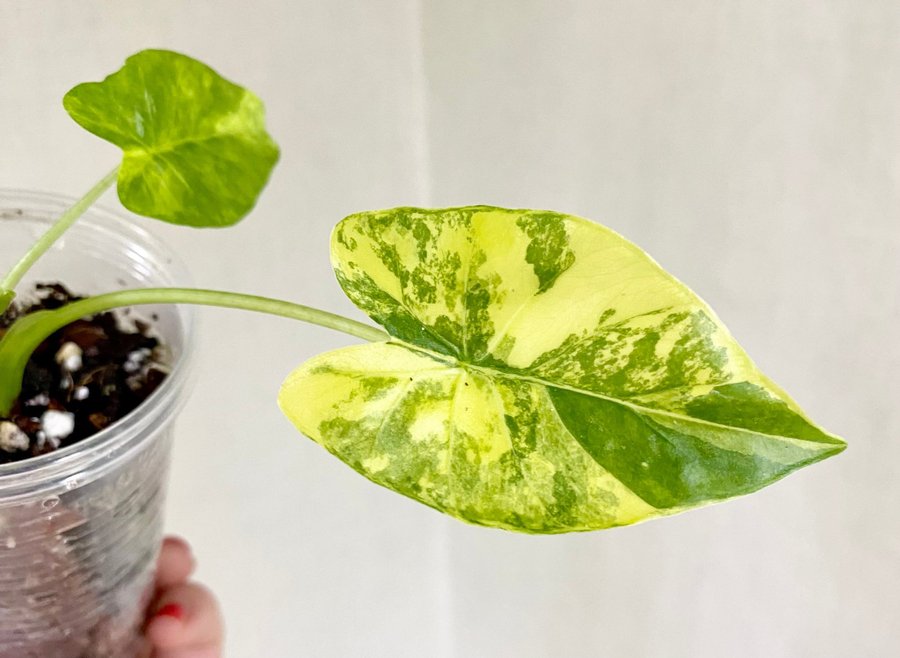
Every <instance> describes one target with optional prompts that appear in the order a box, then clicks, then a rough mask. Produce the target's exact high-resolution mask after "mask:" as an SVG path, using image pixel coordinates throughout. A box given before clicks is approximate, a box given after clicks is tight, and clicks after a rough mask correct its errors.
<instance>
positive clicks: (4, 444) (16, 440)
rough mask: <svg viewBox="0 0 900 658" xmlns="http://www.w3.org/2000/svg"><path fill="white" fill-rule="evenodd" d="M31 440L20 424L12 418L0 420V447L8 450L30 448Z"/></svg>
mask: <svg viewBox="0 0 900 658" xmlns="http://www.w3.org/2000/svg"><path fill="white" fill-rule="evenodd" d="M29 445H31V442H30V441H29V439H28V435H27V434H25V432H23V431H22V430H21V429H19V426H18V425H16V424H15V423H14V422H12V421H10V420H4V421H2V422H0V449H2V450H5V451H6V452H15V451H16V450H28V446H29Z"/></svg>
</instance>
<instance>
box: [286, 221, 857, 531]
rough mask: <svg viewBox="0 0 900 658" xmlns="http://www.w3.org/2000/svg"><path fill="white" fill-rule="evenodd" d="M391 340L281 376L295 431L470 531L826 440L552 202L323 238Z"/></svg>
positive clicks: (790, 465)
mask: <svg viewBox="0 0 900 658" xmlns="http://www.w3.org/2000/svg"><path fill="white" fill-rule="evenodd" d="M332 257H333V263H334V267H335V270H336V272H337V276H338V279H339V281H340V283H341V285H342V286H343V288H344V290H345V292H346V293H347V295H348V296H349V297H350V298H351V299H352V300H353V301H354V302H355V303H356V304H357V305H358V306H359V307H360V308H362V309H363V310H364V311H366V312H367V313H368V314H369V315H370V316H371V317H372V318H374V319H375V320H376V321H377V322H378V323H379V324H381V325H382V326H384V327H385V328H386V329H387V330H388V331H389V332H390V333H391V335H392V336H394V337H395V338H394V339H393V340H391V341H390V342H388V343H377V344H370V345H362V346H357V347H351V348H346V349H342V350H338V351H335V352H331V353H327V354H324V355H320V356H318V357H316V358H314V359H312V360H311V361H309V362H307V363H306V364H304V365H303V366H301V367H300V368H299V369H298V370H297V371H295V372H294V373H293V374H292V375H291V376H290V377H289V378H288V380H287V381H286V382H285V384H284V386H283V388H282V391H281V396H280V404H281V406H282V409H283V410H284V411H285V413H286V414H287V416H288V417H289V418H290V419H291V420H292V421H293V422H294V423H295V424H296V425H297V427H298V428H299V429H300V430H301V431H302V432H304V433H305V434H307V435H308V436H310V437H312V438H313V439H314V440H315V441H317V442H319V443H320V444H322V445H323V446H324V447H325V448H327V449H328V450H329V451H331V452H332V453H334V454H335V455H337V456H338V457H340V458H341V459H342V460H344V461H345V462H347V463H348V464H349V465H350V466H352V467H353V468H355V469H356V470H358V471H359V472H360V473H362V474H363V475H365V476H366V477H368V478H369V479H371V480H373V481H375V482H377V483H378V484H382V485H384V486H386V487H389V488H391V489H393V490H395V491H398V492H400V493H402V494H405V495H407V496H410V497H411V498H414V499H416V500H419V501H421V502H423V503H425V504H427V505H431V506H432V507H435V508H437V509H439V510H441V511H444V512H447V513H449V514H452V515H454V516H457V517H459V518H461V519H464V520H466V521H470V522H472V523H477V524H482V525H488V526H496V527H502V528H508V529H512V530H524V531H528V532H566V531H572V530H591V529H597V528H606V527H610V526H616V525H622V524H628V523H634V522H636V521H640V520H642V519H646V518H651V517H654V516H660V515H665V514H671V513H674V512H678V511H682V510H685V509H688V508H691V507H697V506H701V505H704V504H708V503H710V502H714V501H718V500H723V499H726V498H731V497H734V496H738V495H741V494H746V493H749V492H751V491H755V490H756V489H759V488H760V487H763V486H765V485H767V484H769V483H771V482H773V481H775V480H777V479H779V478H781V477H783V476H784V475H787V474H788V473H790V472H791V471H793V470H796V469H797V468H799V467H801V466H804V465H806V464H810V463H812V462H815V461H818V460H821V459H824V458H825V457H827V456H829V455H833V454H835V453H837V452H840V451H841V450H843V448H844V445H845V444H844V443H843V442H842V441H841V440H840V439H838V438H836V437H834V436H831V435H829V434H827V433H825V432H823V431H822V430H821V429H819V428H817V427H816V426H815V425H813V424H812V423H811V422H810V421H809V420H808V419H807V418H806V416H804V414H803V412H802V411H801V410H800V409H799V407H798V406H797V405H796V403H795V402H793V401H792V400H791V399H790V398H789V397H788V396H787V395H786V394H785V393H784V392H783V391H781V390H780V389H779V388H778V387H776V386H775V385H774V384H772V383H771V382H770V381H769V380H768V379H767V378H766V377H765V376H764V375H763V374H762V373H760V372H759V371H758V370H757V369H756V368H755V366H754V365H753V363H752V362H751V361H750V359H749V358H748V357H747V355H746V354H745V353H744V351H743V350H742V349H741V348H740V347H739V346H738V344H737V343H736V342H735V340H734V339H733V338H732V337H731V335H730V334H729V333H728V331H727V330H726V329H725V327H724V326H723V325H722V324H721V322H720V321H719V320H718V319H717V318H716V316H715V314H714V313H713V312H712V311H711V310H710V309H709V308H708V307H707V306H706V304H704V303H703V302H702V301H701V300H700V299H699V298H698V297H697V296H696V295H694V294H693V293H692V292H691V291H690V290H688V289H687V288H686V287H685V286H684V285H682V284H681V283H679V282H678V281H677V280H675V279H674V278H673V277H672V276H670V275H668V274H667V273H666V272H665V271H664V270H662V269H661V268H660V267H659V266H658V265H657V264H656V263H655V262H654V261H653V260H652V259H651V258H649V257H648V256H647V255H646V254H644V253H643V252H642V251H641V250H640V249H639V248H637V247H636V246H635V245H633V244H631V243H629V242H628V241H626V240H625V239H624V238H622V237H621V236H619V235H617V234H616V233H614V232H612V231H610V230H609V229H606V228H604V227H602V226H599V225H597V224H594V223H592V222H589V221H587V220H584V219H580V218H577V217H571V216H568V215H562V214H559V213H553V212H538V211H529V210H506V209H501V208H490V207H471V208H458V209H450V210H419V209H413V208H400V209H396V210H389V211H383V212H372V213H363V214H359V215H353V216H350V217H348V218H346V219H345V220H343V221H342V222H341V223H340V224H339V225H338V226H337V228H336V230H335V232H334V235H333V238H332Z"/></svg>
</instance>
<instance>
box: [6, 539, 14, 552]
mask: <svg viewBox="0 0 900 658" xmlns="http://www.w3.org/2000/svg"><path fill="white" fill-rule="evenodd" d="M15 547H16V538H15V537H7V538H6V548H8V549H9V550H12V549H14V548H15Z"/></svg>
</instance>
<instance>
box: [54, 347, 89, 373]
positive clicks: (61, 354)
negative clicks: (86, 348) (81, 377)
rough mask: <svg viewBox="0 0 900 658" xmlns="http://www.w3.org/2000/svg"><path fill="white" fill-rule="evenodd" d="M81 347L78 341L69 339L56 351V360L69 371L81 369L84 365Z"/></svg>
mask: <svg viewBox="0 0 900 658" xmlns="http://www.w3.org/2000/svg"><path fill="white" fill-rule="evenodd" d="M81 357H82V352H81V348H80V347H78V345H77V344H76V343H73V342H72V341H69V342H67V343H63V344H62V345H61V346H60V348H59V350H57V352H56V356H55V357H54V358H55V359H56V362H57V363H58V364H59V365H61V366H62V367H63V368H64V369H66V370H68V371H69V372H75V371H76V370H81V366H82V359H81Z"/></svg>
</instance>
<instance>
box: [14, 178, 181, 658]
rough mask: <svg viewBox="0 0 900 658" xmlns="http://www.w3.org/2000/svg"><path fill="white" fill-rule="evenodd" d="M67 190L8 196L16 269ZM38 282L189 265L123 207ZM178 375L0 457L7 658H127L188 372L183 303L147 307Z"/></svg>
mask: <svg viewBox="0 0 900 658" xmlns="http://www.w3.org/2000/svg"><path fill="white" fill-rule="evenodd" d="M71 203H72V199H66V198H63V197H57V196H52V195H46V194H36V193H27V192H0V244H2V248H0V251H2V253H0V269H2V271H7V270H8V269H9V267H10V266H11V265H12V263H13V262H14V261H15V260H16V259H18V258H19V257H20V256H21V255H22V254H23V253H24V252H25V250H26V249H27V247H28V246H29V245H30V244H32V243H33V241H34V239H35V238H36V237H37V236H38V235H39V234H40V233H42V232H43V231H44V230H45V229H46V228H47V227H48V226H49V224H50V221H51V220H52V219H53V218H55V217H57V216H58V215H59V213H60V212H61V211H62V210H63V209H64V208H65V207H67V206H68V205H70V204H71ZM28 279H29V280H28V281H25V282H23V284H22V286H20V288H19V290H21V291H27V290H28V289H29V288H30V286H29V281H30V282H39V281H59V282H61V283H63V284H64V285H66V286H67V287H68V288H69V289H70V290H72V291H73V292H76V293H80V294H96V293H100V292H107V291H110V290H115V289H121V288H124V287H132V286H143V287H146V286H161V285H176V284H182V285H183V284H184V282H185V279H186V276H185V273H184V269H183V267H182V266H181V264H180V262H179V261H177V260H176V259H175V258H174V257H173V256H172V255H171V254H170V253H169V251H168V250H167V249H166V248H165V247H164V246H163V245H162V244H160V242H159V241H157V240H156V239H154V238H152V237H151V236H150V235H149V234H147V233H146V232H144V231H143V230H141V229H139V228H138V227H136V226H135V225H134V224H133V223H131V222H128V221H126V220H124V219H122V218H120V217H119V216H117V215H116V213H113V212H110V211H107V210H102V209H98V208H94V209H91V210H89V211H88V212H87V213H86V214H85V216H84V217H82V218H81V219H80V220H79V221H78V222H77V223H76V224H75V226H74V227H73V228H72V229H70V230H69V232H68V233H66V235H65V236H64V237H63V239H62V241H60V242H59V243H58V244H57V245H56V247H55V248H54V249H52V250H51V251H50V252H48V253H47V254H45V255H44V257H43V258H42V259H41V260H40V261H39V262H38V263H37V265H36V266H35V267H34V269H33V270H32V271H31V272H30V274H29V277H28ZM135 313H136V314H137V315H139V316H141V317H142V318H145V319H146V318H149V317H151V314H156V315H157V316H158V317H159V320H158V321H156V322H153V323H152V324H153V326H154V328H155V330H156V331H157V332H158V334H159V335H160V336H161V338H162V340H163V342H165V343H166V344H167V345H168V346H169V348H170V350H171V352H172V354H173V360H174V363H173V364H172V366H173V368H172V373H171V374H170V375H169V376H168V377H167V378H166V380H165V381H164V382H163V383H162V384H161V385H160V386H159V388H158V389H157V390H156V391H155V392H154V393H153V394H152V395H151V396H150V397H149V398H148V399H147V400H146V401H145V402H144V403H143V404H142V405H141V406H140V407H139V408H138V409H136V410H135V411H133V412H132V413H130V414H129V415H128V416H126V417H125V418H123V419H121V420H119V421H118V422H116V423H114V424H112V425H110V426H109V427H108V428H106V429H104V430H103V431H101V432H99V433H97V434H96V435H94V436H92V437H90V438H88V439H86V440H84V441H82V442H81V443H78V444H76V445H73V446H69V447H66V448H63V449H61V450H57V451H56V452H53V453H49V454H46V455H42V456H40V457H36V458H32V459H28V460H25V461H21V462H16V463H12V464H4V465H0V658H31V657H34V658H131V657H132V656H134V655H135V652H136V651H137V647H138V642H139V635H138V632H139V630H140V624H141V622H142V619H143V615H144V612H145V608H146V606H147V603H148V601H149V599H150V597H151V596H152V585H153V577H154V567H155V563H156V557H157V552H158V549H159V545H160V540H161V538H162V531H163V502H164V498H165V489H166V479H167V470H168V463H169V452H170V446H171V442H172V420H173V418H174V415H175V412H176V411H177V407H178V405H179V401H180V400H181V399H182V398H183V395H182V392H183V390H184V388H185V379H186V377H187V374H188V362H187V361H188V358H187V357H188V356H189V355H190V349H189V342H190V341H189V336H190V314H189V312H188V310H187V308H186V307H184V306H180V307H172V306H159V307H141V308H140V309H136V311H135Z"/></svg>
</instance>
